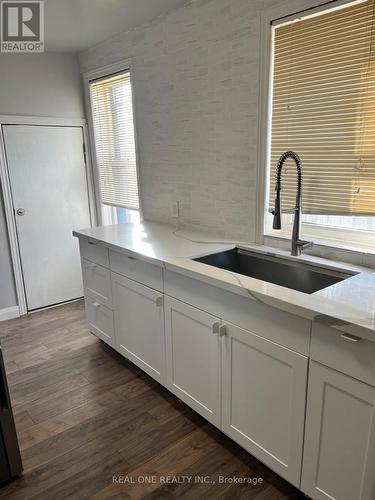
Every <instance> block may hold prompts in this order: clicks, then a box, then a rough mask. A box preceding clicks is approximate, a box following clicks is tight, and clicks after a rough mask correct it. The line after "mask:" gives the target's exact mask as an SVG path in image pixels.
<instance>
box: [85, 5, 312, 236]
mask: <svg viewBox="0 0 375 500" xmlns="http://www.w3.org/2000/svg"><path fill="white" fill-rule="evenodd" d="M311 1H312V2H315V0H311ZM315 3H316V2H315ZM276 4H280V5H281V4H283V5H285V4H288V5H289V6H290V12H291V13H292V12H296V11H298V10H299V7H300V6H301V5H302V4H304V6H306V0H300V1H299V0H287V1H286V0H282V2H281V1H279V2H277V1H275V0H264V1H262V0H195V1H193V2H192V3H191V4H189V5H187V6H186V7H182V8H179V9H177V10H175V11H172V12H170V13H168V14H167V15H166V16H164V17H161V18H159V19H157V20H155V21H154V22H153V23H151V24H150V25H148V26H146V27H143V28H140V29H137V30H133V31H131V32H127V33H122V34H120V35H117V36H116V37H114V38H112V39H110V40H108V41H106V42H105V43H102V44H100V45H97V46H96V47H93V48H92V49H89V50H87V51H85V52H83V53H81V54H80V64H81V70H82V71H83V72H84V71H88V70H92V69H94V68H98V67H101V66H105V65H108V64H111V63H114V62H117V61H119V60H121V59H126V58H129V57H131V58H132V63H133V82H134V94H135V108H136V119H137V125H138V141H139V146H140V150H141V157H140V160H141V189H142V192H143V209H144V215H145V217H146V218H147V219H150V220H162V221H171V222H172V221H173V222H176V219H172V218H171V202H172V201H173V200H180V203H181V217H180V219H179V220H178V222H182V223H186V224H196V225H200V226H202V227H204V228H210V229H214V230H216V231H220V232H222V233H223V235H226V236H230V237H235V238H238V239H246V240H249V239H250V240H253V239H254V237H255V216H256V192H257V184H256V173H257V144H258V118H259V113H258V111H259V68H260V57H259V48H260V36H261V35H260V29H261V23H262V21H261V16H262V14H263V11H264V9H265V8H269V7H273V6H275V5H276Z"/></svg>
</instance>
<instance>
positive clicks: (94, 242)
mask: <svg viewBox="0 0 375 500" xmlns="http://www.w3.org/2000/svg"><path fill="white" fill-rule="evenodd" d="M87 243H88V244H89V245H97V244H98V243H99V241H88V242H87Z"/></svg>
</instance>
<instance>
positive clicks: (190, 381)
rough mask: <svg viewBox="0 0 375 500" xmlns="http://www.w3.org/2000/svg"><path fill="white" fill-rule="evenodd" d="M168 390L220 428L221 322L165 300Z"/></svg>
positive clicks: (198, 311) (195, 310)
mask: <svg viewBox="0 0 375 500" xmlns="http://www.w3.org/2000/svg"><path fill="white" fill-rule="evenodd" d="M165 321H166V329H165V333H166V352H167V386H168V389H169V390H170V391H171V392H173V393H174V394H175V395H176V396H178V397H179V398H180V399H181V400H182V401H184V402H185V403H186V404H188V405H189V406H190V407H191V408H193V409H194V410H195V411H196V412H198V413H199V414H201V415H202V416H203V417H205V418H206V419H207V420H208V421H210V422H211V423H213V424H214V425H216V426H218V427H220V392H221V383H220V351H221V339H220V335H219V326H220V322H219V320H218V318H216V317H215V316H211V315H210V314H207V313H205V312H202V311H200V310H199V309H196V308H195V307H191V306H188V305H187V304H184V303H183V302H180V301H178V300H175V299H171V298H169V297H166V300H165Z"/></svg>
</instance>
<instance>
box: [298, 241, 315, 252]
mask: <svg viewBox="0 0 375 500" xmlns="http://www.w3.org/2000/svg"><path fill="white" fill-rule="evenodd" d="M297 246H298V247H300V248H301V249H302V250H305V249H306V248H312V247H313V246H314V242H313V241H304V240H298V241H297Z"/></svg>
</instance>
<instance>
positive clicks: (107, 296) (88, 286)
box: [81, 259, 112, 309]
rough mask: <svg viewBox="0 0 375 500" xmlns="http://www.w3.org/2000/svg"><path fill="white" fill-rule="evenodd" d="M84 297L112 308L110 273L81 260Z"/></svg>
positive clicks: (97, 265) (101, 267)
mask: <svg viewBox="0 0 375 500" xmlns="http://www.w3.org/2000/svg"><path fill="white" fill-rule="evenodd" d="M81 265H82V274H83V286H84V290H85V296H87V295H89V296H90V297H92V298H93V299H95V300H96V301H97V302H99V303H100V304H102V305H103V306H106V307H109V308H110V309H111V308H112V291H111V273H110V271H109V269H107V268H106V267H103V266H100V265H99V264H95V263H94V262H91V261H89V260H86V259H82V260H81Z"/></svg>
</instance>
